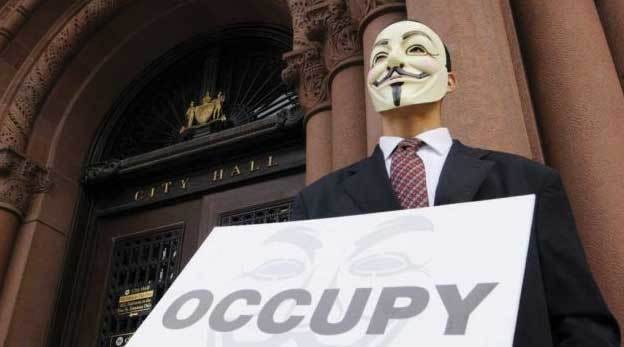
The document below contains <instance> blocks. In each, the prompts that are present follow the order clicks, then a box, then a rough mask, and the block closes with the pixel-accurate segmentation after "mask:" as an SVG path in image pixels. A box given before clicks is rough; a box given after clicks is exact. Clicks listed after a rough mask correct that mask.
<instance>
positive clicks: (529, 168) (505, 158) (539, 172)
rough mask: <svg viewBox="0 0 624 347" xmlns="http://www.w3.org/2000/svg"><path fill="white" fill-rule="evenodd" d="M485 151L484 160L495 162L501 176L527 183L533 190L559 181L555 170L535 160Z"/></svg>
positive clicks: (511, 154) (505, 153)
mask: <svg viewBox="0 0 624 347" xmlns="http://www.w3.org/2000/svg"><path fill="white" fill-rule="evenodd" d="M483 151H484V153H485V155H484V156H483V159H484V160H489V161H492V162H494V163H495V170H496V172H497V173H498V174H499V175H501V176H502V177H505V178H507V179H508V180H513V181H516V182H517V183H520V182H525V183H526V184H527V185H528V187H532V190H539V189H541V188H542V187H544V186H545V185H547V184H548V183H549V182H552V181H553V180H558V179H559V173H558V172H557V171H556V170H555V169H553V168H551V167H549V166H547V165H544V164H542V163H540V162H537V161H535V160H532V159H528V158H526V157H523V156H521V155H517V154H513V153H507V152H501V151H494V150H483Z"/></svg>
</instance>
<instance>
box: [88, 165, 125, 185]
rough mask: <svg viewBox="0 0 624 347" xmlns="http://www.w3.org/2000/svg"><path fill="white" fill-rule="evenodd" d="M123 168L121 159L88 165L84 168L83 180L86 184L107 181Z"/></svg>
mask: <svg viewBox="0 0 624 347" xmlns="http://www.w3.org/2000/svg"><path fill="white" fill-rule="evenodd" d="M120 168H121V160H110V161H107V162H103V163H98V164H94V165H91V166H88V167H86V168H85V170H84V175H83V176H82V182H83V183H85V184H94V183H99V182H103V181H106V180H108V179H110V178H111V177H113V176H115V175H117V173H119V169H120Z"/></svg>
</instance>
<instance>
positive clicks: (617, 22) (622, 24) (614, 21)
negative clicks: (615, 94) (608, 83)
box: [596, 0, 624, 87]
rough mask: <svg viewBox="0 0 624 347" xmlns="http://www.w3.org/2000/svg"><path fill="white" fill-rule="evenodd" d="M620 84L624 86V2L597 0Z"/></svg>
mask: <svg viewBox="0 0 624 347" xmlns="http://www.w3.org/2000/svg"><path fill="white" fill-rule="evenodd" d="M596 7H598V13H599V14H600V18H601V20H602V26H603V27H604V30H605V34H606V35H607V41H608V42H609V47H610V48H611V55H612V56H613V61H614V62H615V68H616V69H617V72H618V75H619V78H620V85H622V86H623V87H624V2H622V1H612V0H596Z"/></svg>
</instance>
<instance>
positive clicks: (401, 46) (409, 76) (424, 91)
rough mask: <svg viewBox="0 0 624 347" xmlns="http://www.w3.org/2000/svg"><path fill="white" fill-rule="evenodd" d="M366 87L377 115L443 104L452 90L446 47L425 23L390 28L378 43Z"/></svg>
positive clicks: (409, 22) (371, 59)
mask: <svg viewBox="0 0 624 347" xmlns="http://www.w3.org/2000/svg"><path fill="white" fill-rule="evenodd" d="M367 87H368V91H369V94H370V97H371V100H372V102H373V105H374V107H375V110H376V111H377V112H383V111H387V110H390V109H393V108H398V107H403V106H407V105H417V104H425V103H431V102H436V101H439V100H441V99H442V98H443V97H444V96H445V95H446V93H447V91H448V88H449V87H448V71H447V67H446V51H445V49H444V43H443V42H442V40H441V39H440V37H439V36H438V35H437V34H436V33H435V32H434V31H433V30H431V28H429V27H428V26H426V25H424V24H422V23H418V22H414V21H401V22H397V23H394V24H392V25H390V26H388V27H387V28H385V29H384V30H382V31H381V32H380V33H379V35H377V38H376V40H375V44H374V47H373V50H372V52H371V55H370V69H369V72H368V77H367Z"/></svg>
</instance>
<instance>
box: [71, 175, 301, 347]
mask: <svg viewBox="0 0 624 347" xmlns="http://www.w3.org/2000/svg"><path fill="white" fill-rule="evenodd" d="M302 186H303V175H302V174H295V175H289V176H285V177H280V178H275V179H271V180H267V181H264V182H257V183H252V184H247V185H243V186H240V187H236V188H233V189H228V190H225V191H221V192H215V193H211V194H206V195H203V196H201V197H199V198H195V199H192V200H187V201H182V202H176V203H173V204H171V205H168V206H160V207H156V208H151V209H145V210H141V211H137V212H130V213H126V214H123V215H120V216H111V217H102V218H98V220H97V222H96V226H95V228H96V229H97V234H98V237H97V240H96V244H97V246H96V249H95V251H94V254H93V256H94V258H93V259H94V260H95V261H94V262H93V264H92V266H91V270H90V271H88V278H87V279H86V281H87V288H89V290H88V292H87V293H86V297H85V300H84V305H83V311H82V314H81V317H82V318H81V319H80V320H79V324H78V325H79V326H78V332H79V336H78V340H77V341H78V345H79V346H100V347H103V346H106V347H108V346H115V347H117V346H123V345H125V342H126V340H127V338H129V337H130V336H131V335H132V333H133V332H134V331H136V329H137V328H138V326H139V325H140V324H141V322H143V320H144V319H145V318H146V317H147V314H149V312H150V311H151V308H152V307H153V306H155V305H156V303H157V302H158V300H159V299H160V298H161V297H162V295H163V294H164V292H165V291H166V289H167V288H168V287H169V286H170V285H171V283H172V282H173V281H174V280H175V278H176V276H177V274H178V273H179V272H180V270H181V269H182V268H183V267H184V265H185V264H186V263H187V262H188V260H189V259H190V257H191V256H192V255H193V254H194V253H195V251H196V249H197V248H198V247H199V245H200V244H201V243H202V242H203V241H204V240H205V238H206V237H207V236H208V235H209V233H210V231H211V230H212V228H213V227H214V226H218V225H238V224H252V223H272V222H283V221H287V220H288V217H289V213H290V208H291V204H292V196H293V195H294V194H295V193H296V192H297V191H298V190H299V189H301V188H302ZM208 242H209V241H208ZM233 251H235V250H233ZM241 256H243V255H241Z"/></svg>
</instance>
